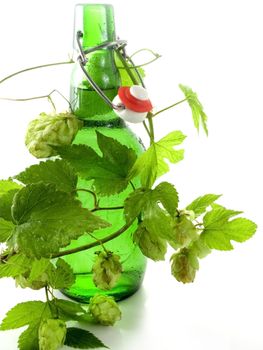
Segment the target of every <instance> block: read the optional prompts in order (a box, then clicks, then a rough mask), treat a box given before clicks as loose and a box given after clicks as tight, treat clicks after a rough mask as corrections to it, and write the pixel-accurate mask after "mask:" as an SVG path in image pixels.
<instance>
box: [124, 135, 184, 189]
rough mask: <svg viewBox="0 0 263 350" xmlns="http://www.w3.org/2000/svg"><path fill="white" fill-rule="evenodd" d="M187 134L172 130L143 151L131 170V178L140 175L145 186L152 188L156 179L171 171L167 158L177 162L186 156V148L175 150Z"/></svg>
mask: <svg viewBox="0 0 263 350" xmlns="http://www.w3.org/2000/svg"><path fill="white" fill-rule="evenodd" d="M185 137H186V136H185V135H183V134H182V132H181V131H172V132H171V133H169V134H168V135H166V136H165V137H163V138H162V139H161V140H159V141H158V142H153V143H152V144H151V146H150V147H149V148H148V149H147V150H146V151H145V152H144V153H142V154H141V155H140V156H139V157H138V158H137V160H136V162H135V163H134V165H133V167H132V168H131V170H130V172H129V178H130V179H132V178H134V177H135V176H138V175H139V176H140V178H141V183H142V186H143V187H146V188H151V187H152V185H153V184H154V182H155V180H156V179H157V178H158V177H160V176H162V175H164V174H165V173H167V172H168V171H169V166H168V164H167V163H166V161H165V160H169V161H170V162H171V163H173V164H175V163H178V162H179V161H181V160H182V159H183V158H184V150H182V149H180V150H175V149H174V147H175V146H178V145H180V144H181V143H182V142H183V141H184V139H185Z"/></svg>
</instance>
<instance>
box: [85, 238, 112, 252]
mask: <svg viewBox="0 0 263 350" xmlns="http://www.w3.org/2000/svg"><path fill="white" fill-rule="evenodd" d="M88 235H89V236H90V237H91V238H93V239H95V241H97V242H98V243H99V244H100V245H101V246H102V249H103V250H104V252H105V253H106V254H108V250H107V249H106V248H105V246H104V244H103V243H102V242H101V240H100V239H98V238H97V237H95V236H93V235H92V234H91V233H88Z"/></svg>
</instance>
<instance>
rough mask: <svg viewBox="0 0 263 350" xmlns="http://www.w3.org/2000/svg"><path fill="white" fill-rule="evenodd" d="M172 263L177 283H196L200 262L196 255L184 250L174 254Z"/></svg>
mask: <svg viewBox="0 0 263 350" xmlns="http://www.w3.org/2000/svg"><path fill="white" fill-rule="evenodd" d="M171 261H172V266H171V271H172V275H173V276H174V277H175V278H176V279H177V281H179V282H183V283H190V282H193V281H194V279H195V274H196V271H197V270H198V269H199V262H198V259H197V257H196V256H195V255H194V254H192V253H191V252H190V251H189V250H187V249H185V248H184V249H183V250H181V251H180V252H179V253H176V254H173V255H172V257H171Z"/></svg>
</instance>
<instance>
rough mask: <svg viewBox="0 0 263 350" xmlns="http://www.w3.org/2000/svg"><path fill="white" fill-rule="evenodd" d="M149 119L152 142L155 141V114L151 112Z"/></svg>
mask: <svg viewBox="0 0 263 350" xmlns="http://www.w3.org/2000/svg"><path fill="white" fill-rule="evenodd" d="M147 118H148V121H149V127H150V135H149V136H150V141H151V144H152V143H154V127H153V120H152V118H153V114H152V113H151V112H149V113H148V115H147Z"/></svg>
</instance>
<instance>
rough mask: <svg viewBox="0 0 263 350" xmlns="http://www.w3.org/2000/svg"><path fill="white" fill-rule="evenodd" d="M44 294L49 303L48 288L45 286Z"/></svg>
mask: <svg viewBox="0 0 263 350" xmlns="http://www.w3.org/2000/svg"><path fill="white" fill-rule="evenodd" d="M45 293H46V298H47V301H49V296H48V287H47V286H45Z"/></svg>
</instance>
